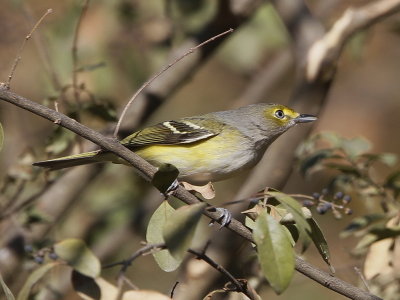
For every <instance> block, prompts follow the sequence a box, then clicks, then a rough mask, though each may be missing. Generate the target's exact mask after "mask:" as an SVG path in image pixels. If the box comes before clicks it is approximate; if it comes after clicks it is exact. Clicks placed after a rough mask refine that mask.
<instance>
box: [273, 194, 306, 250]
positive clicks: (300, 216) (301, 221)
mask: <svg viewBox="0 0 400 300" xmlns="http://www.w3.org/2000/svg"><path fill="white" fill-rule="evenodd" d="M267 195H270V196H272V197H274V198H275V199H276V200H278V201H279V202H280V203H281V204H282V205H283V206H284V207H285V208H286V209H287V211H288V212H290V213H291V214H292V216H293V219H294V221H295V222H296V224H297V229H298V230H299V235H300V237H299V239H300V241H301V242H302V243H303V249H302V250H303V251H305V249H306V248H307V247H308V245H309V243H310V236H309V234H310V232H311V226H310V224H309V223H308V222H307V219H306V216H304V213H303V210H302V207H301V205H300V203H298V202H297V201H296V200H295V199H294V198H292V197H290V196H289V195H286V194H284V193H281V192H268V194H267Z"/></svg>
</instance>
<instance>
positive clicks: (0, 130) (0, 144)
mask: <svg viewBox="0 0 400 300" xmlns="http://www.w3.org/2000/svg"><path fill="white" fill-rule="evenodd" d="M3 144H4V130H3V126H2V125H1V123H0V151H1V150H2V149H3Z"/></svg>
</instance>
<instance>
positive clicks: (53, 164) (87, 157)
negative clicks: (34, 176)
mask: <svg viewBox="0 0 400 300" xmlns="http://www.w3.org/2000/svg"><path fill="white" fill-rule="evenodd" d="M107 154H109V153H106V152H102V151H101V150H96V151H90V152H85V153H80V154H76V155H71V156H64V157H60V158H55V159H50V160H44V161H38V162H35V163H33V165H34V166H38V167H43V168H47V169H50V170H59V169H64V168H69V167H74V166H80V165H86V164H91V163H96V162H101V161H104V157H103V156H104V155H107Z"/></svg>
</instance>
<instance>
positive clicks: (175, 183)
mask: <svg viewBox="0 0 400 300" xmlns="http://www.w3.org/2000/svg"><path fill="white" fill-rule="evenodd" d="M178 187H179V181H178V179H175V180H174V181H173V182H172V183H171V185H170V186H169V187H168V188H167V190H166V191H165V192H164V193H163V195H164V197H165V199H167V198H168V197H169V196H171V195H172V193H173V192H175V190H176V189H177V188H178Z"/></svg>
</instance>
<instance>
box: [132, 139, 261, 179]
mask: <svg viewBox="0 0 400 300" xmlns="http://www.w3.org/2000/svg"><path fill="white" fill-rule="evenodd" d="M219 139H220V138H219V137H218V136H217V137H215V138H211V139H209V140H207V141H206V142H204V141H201V142H199V143H192V144H186V145H184V144H180V145H153V146H148V147H146V148H143V149H139V150H137V151H135V152H136V153H137V154H138V155H139V156H141V157H143V158H144V159H146V160H147V161H149V162H150V163H152V164H154V165H159V164H164V163H170V164H173V165H174V166H176V167H177V168H178V170H179V172H180V173H179V179H180V180H183V181H187V182H189V183H192V184H206V183H208V182H209V181H219V180H223V179H225V178H228V177H231V176H233V175H235V174H236V173H237V172H240V171H242V170H244V169H247V168H250V167H252V166H254V165H255V164H256V163H257V162H258V160H259V159H258V157H257V155H255V152H254V148H253V147H251V145H249V144H248V141H246V140H243V141H241V140H239V141H238V140H236V141H232V142H233V143H236V144H235V146H234V147H230V146H229V145H226V140H224V141H220V140H219ZM231 140H232V137H231ZM237 142H239V143H237ZM238 145H240V147H239V148H238Z"/></svg>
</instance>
